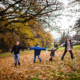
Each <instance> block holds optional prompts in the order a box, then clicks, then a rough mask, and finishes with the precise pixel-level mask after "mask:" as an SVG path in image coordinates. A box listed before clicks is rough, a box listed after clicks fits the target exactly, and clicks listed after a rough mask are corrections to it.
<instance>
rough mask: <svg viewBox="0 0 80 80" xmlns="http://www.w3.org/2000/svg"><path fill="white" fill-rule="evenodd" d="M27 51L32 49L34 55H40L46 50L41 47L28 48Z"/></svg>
mask: <svg viewBox="0 0 80 80" xmlns="http://www.w3.org/2000/svg"><path fill="white" fill-rule="evenodd" d="M29 49H33V50H34V54H35V55H40V52H41V50H46V48H41V47H29Z"/></svg>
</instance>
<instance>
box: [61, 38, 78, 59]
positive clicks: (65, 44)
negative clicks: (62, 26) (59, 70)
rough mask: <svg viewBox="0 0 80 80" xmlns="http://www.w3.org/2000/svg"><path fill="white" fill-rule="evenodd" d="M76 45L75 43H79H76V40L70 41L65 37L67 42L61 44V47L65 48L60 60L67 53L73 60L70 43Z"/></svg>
mask: <svg viewBox="0 0 80 80" xmlns="http://www.w3.org/2000/svg"><path fill="white" fill-rule="evenodd" d="M73 42H74V43H76V42H79V41H76V40H70V37H67V40H66V41H65V43H63V44H61V46H65V51H64V54H63V56H62V58H61V59H62V60H63V59H64V56H65V54H66V52H67V51H69V52H70V54H71V58H72V59H73V53H72V49H73V45H72V43H73Z"/></svg>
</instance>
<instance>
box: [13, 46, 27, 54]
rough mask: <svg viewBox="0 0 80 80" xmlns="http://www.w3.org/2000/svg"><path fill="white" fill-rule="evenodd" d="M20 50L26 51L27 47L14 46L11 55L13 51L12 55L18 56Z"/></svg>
mask: <svg viewBox="0 0 80 80" xmlns="http://www.w3.org/2000/svg"><path fill="white" fill-rule="evenodd" d="M20 49H27V47H22V46H20V45H19V46H16V45H14V47H13V48H12V51H11V53H12V52H13V51H14V54H19V51H20Z"/></svg>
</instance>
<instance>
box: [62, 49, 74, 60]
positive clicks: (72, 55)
mask: <svg viewBox="0 0 80 80" xmlns="http://www.w3.org/2000/svg"><path fill="white" fill-rule="evenodd" d="M66 52H67V50H65V51H64V54H63V56H62V58H61V59H62V60H63V58H64V56H65V54H66ZM69 52H70V54H71V58H72V59H73V53H72V50H70V51H69Z"/></svg>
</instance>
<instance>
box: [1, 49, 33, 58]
mask: <svg viewBox="0 0 80 80" xmlns="http://www.w3.org/2000/svg"><path fill="white" fill-rule="evenodd" d="M31 52H33V50H31V51H21V52H20V54H25V53H27V54H29V53H31ZM10 55H11V52H8V53H3V54H0V57H3V56H10Z"/></svg>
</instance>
